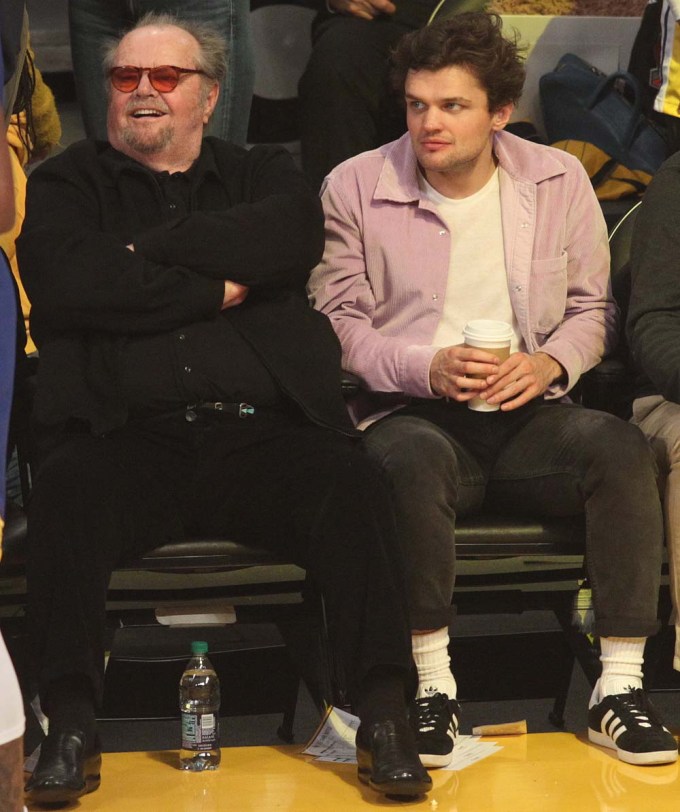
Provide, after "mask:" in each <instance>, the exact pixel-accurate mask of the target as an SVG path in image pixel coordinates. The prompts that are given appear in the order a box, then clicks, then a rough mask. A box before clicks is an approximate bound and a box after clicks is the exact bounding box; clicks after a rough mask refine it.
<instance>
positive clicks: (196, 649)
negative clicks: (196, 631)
mask: <svg viewBox="0 0 680 812" xmlns="http://www.w3.org/2000/svg"><path fill="white" fill-rule="evenodd" d="M191 653H192V654H207V653H208V644H207V643H206V642H205V640H194V641H193V642H192V644H191Z"/></svg>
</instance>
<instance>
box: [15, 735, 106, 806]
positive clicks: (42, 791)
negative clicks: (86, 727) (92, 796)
mask: <svg viewBox="0 0 680 812" xmlns="http://www.w3.org/2000/svg"><path fill="white" fill-rule="evenodd" d="M101 767H102V749H101V745H100V743H99V737H98V736H95V738H94V741H93V742H92V743H91V744H90V743H89V742H87V740H86V736H85V734H84V733H83V732H82V731H81V730H75V729H74V730H66V731H60V732H55V733H53V734H48V736H47V738H46V739H44V741H43V743H42V745H41V747H40V758H39V759H38V763H37V765H36V767H35V770H34V771H33V775H32V776H31V777H30V778H29V779H28V782H27V784H26V793H27V796H26V797H27V800H29V801H30V802H31V803H36V804H50V805H57V804H59V805H62V804H67V803H69V802H70V801H75V799H76V798H80V796H81V795H85V793H87V792H94V790H96V789H97V787H98V786H99V784H100V782H101V778H100V773H101Z"/></svg>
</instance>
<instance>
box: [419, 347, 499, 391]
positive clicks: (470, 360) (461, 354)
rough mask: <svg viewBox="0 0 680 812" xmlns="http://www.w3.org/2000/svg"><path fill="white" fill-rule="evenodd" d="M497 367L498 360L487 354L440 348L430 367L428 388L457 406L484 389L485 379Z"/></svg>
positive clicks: (496, 371) (494, 372)
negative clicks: (449, 399)
mask: <svg viewBox="0 0 680 812" xmlns="http://www.w3.org/2000/svg"><path fill="white" fill-rule="evenodd" d="M499 365H500V359H499V358H497V357H496V356H495V355H494V354H493V353H492V352H488V351H487V350H480V349H477V348H476V347H466V346H465V345H464V344H456V345H454V346H452V347H444V348H443V349H441V350H439V352H437V354H436V355H435V356H434V358H433V359H432V362H431V363H430V388H431V389H432V391H433V392H436V393H437V394H438V395H441V396H442V397H445V398H451V399H452V400H457V401H460V402H461V403H462V402H464V401H467V400H472V398H474V397H476V396H478V395H479V394H480V393H481V392H482V391H484V390H485V389H486V388H487V387H488V385H489V384H488V380H489V377H490V376H493V375H496V374H497V373H498V371H499V369H500V366H499ZM472 376H474V377H472Z"/></svg>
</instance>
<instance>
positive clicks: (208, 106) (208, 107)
mask: <svg viewBox="0 0 680 812" xmlns="http://www.w3.org/2000/svg"><path fill="white" fill-rule="evenodd" d="M219 95H220V85H219V83H218V82H215V84H214V85H213V86H212V87H211V88H210V91H209V93H208V95H207V96H206V99H205V102H204V103H203V123H204V124H207V123H208V122H209V121H210V116H212V114H213V111H214V110H215V105H216V104H217V99H218V97H219Z"/></svg>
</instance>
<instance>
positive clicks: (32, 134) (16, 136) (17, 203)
mask: <svg viewBox="0 0 680 812" xmlns="http://www.w3.org/2000/svg"><path fill="white" fill-rule="evenodd" d="M25 64H26V66H27V67H26V68H25V70H26V74H27V77H28V81H29V83H30V84H29V88H30V89H29V93H28V95H29V99H28V101H27V102H25V103H22V102H21V101H20V102H19V103H18V105H15V110H16V107H17V106H19V107H23V108H24V109H22V110H21V111H20V112H15V113H13V115H12V117H11V119H10V123H9V128H8V130H7V143H8V145H9V160H10V164H11V172H12V182H13V187H14V209H15V216H14V219H13V222H12V223H11V224H10V227H9V228H7V229H6V230H3V231H2V232H1V233H0V248H2V250H3V251H4V252H5V255H6V256H7V259H8V260H9V263H10V267H11V269H12V273H13V275H14V278H15V280H16V282H17V285H18V287H19V295H20V298H21V311H22V315H23V318H24V322H25V325H26V336H27V341H26V347H25V350H26V352H27V353H29V354H30V353H33V352H35V351H36V348H35V344H34V343H33V340H32V339H31V333H30V326H29V312H30V309H31V305H30V302H29V300H28V296H27V295H26V291H25V290H24V287H23V285H22V283H21V277H20V273H19V266H18V264H17V258H16V249H15V241H16V239H17V237H18V236H19V233H20V231H21V226H22V224H23V222H24V211H25V208H26V172H25V167H26V166H28V164H29V163H31V162H33V161H37V160H41V159H42V158H45V157H47V155H48V154H49V153H50V152H51V151H52V149H53V148H54V147H55V146H56V145H57V144H58V143H59V141H60V140H61V122H60V120H59V114H58V112H57V107H56V104H55V101H54V96H53V94H52V91H51V90H50V89H49V87H48V86H47V85H46V84H45V83H44V81H43V78H42V75H41V74H40V71H39V70H38V68H37V67H35V64H34V60H33V52H32V51H31V50H30V48H29V50H28V58H27V61H26V63H25ZM19 98H21V96H20V97H19Z"/></svg>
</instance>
